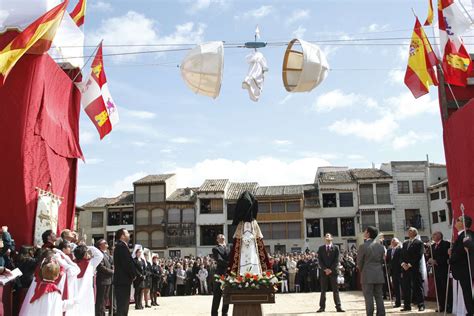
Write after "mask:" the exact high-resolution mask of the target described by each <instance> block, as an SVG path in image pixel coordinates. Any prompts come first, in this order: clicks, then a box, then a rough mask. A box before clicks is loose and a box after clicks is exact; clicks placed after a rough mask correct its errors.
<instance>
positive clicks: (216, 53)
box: [180, 42, 224, 99]
mask: <svg viewBox="0 0 474 316" xmlns="http://www.w3.org/2000/svg"><path fill="white" fill-rule="evenodd" d="M180 69H181V77H183V80H184V82H185V83H186V85H187V86H188V87H189V89H191V90H192V91H193V92H195V93H198V94H202V95H205V96H209V97H211V98H214V99H215V98H217V97H218V96H219V92H220V90H221V83H222V73H223V71H224V43H223V42H208V43H203V44H200V45H198V46H196V47H195V48H193V49H192V50H191V51H190V52H189V53H188V54H187V55H186V56H185V57H184V59H183V62H182V63H181V67H180Z"/></svg>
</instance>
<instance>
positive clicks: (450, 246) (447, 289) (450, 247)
mask: <svg viewBox="0 0 474 316" xmlns="http://www.w3.org/2000/svg"><path fill="white" fill-rule="evenodd" d="M453 244H454V217H453V218H452V219H451V244H450V245H449V250H450V251H452V249H453ZM449 257H450V259H451V255H450V256H449ZM450 270H451V263H450V261H449V260H448V275H447V277H446V294H445V297H444V314H443V316H446V313H447V312H446V310H447V307H448V292H449V272H450ZM453 301H454V298H453ZM451 307H452V306H451Z"/></svg>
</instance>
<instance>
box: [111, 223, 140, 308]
mask: <svg viewBox="0 0 474 316" xmlns="http://www.w3.org/2000/svg"><path fill="white" fill-rule="evenodd" d="M115 241H116V244H115V250H114V278H113V282H114V292H115V297H116V300H117V314H116V316H126V315H128V307H129V305H130V288H131V286H132V282H133V280H134V279H135V277H136V273H137V272H136V270H135V265H134V263H133V259H132V256H131V255H130V250H129V248H128V242H129V241H130V234H129V233H128V231H127V230H126V229H124V228H120V229H119V230H117V231H116V232H115Z"/></svg>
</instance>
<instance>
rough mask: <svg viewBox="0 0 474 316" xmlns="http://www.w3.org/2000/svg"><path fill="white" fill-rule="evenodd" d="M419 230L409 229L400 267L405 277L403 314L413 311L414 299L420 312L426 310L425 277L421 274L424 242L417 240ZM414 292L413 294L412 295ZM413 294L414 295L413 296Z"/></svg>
mask: <svg viewBox="0 0 474 316" xmlns="http://www.w3.org/2000/svg"><path fill="white" fill-rule="evenodd" d="M417 236H418V230H417V229H416V228H415V227H410V228H408V238H409V239H408V240H406V241H405V242H404V243H403V247H402V253H401V261H402V263H401V264H400V266H401V267H402V269H403V270H402V275H403V278H402V280H403V285H402V286H403V306H404V307H403V309H402V310H401V311H402V312H406V311H411V303H412V298H413V301H414V303H416V304H417V305H418V311H420V312H421V311H424V310H425V299H424V293H423V292H424V291H423V276H422V273H421V268H422V267H421V262H422V258H424V257H423V256H424V250H425V249H424V245H423V242H422V241H421V240H420V239H418V238H417ZM412 290H413V293H412ZM412 294H413V295H412Z"/></svg>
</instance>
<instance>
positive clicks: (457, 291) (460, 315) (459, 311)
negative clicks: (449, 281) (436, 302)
mask: <svg viewBox="0 0 474 316" xmlns="http://www.w3.org/2000/svg"><path fill="white" fill-rule="evenodd" d="M443 299H445V298H443ZM466 313H467V312H466V305H464V296H463V294H462V288H461V283H459V281H457V280H455V279H453V311H452V314H453V315H457V316H464V315H466Z"/></svg>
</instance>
